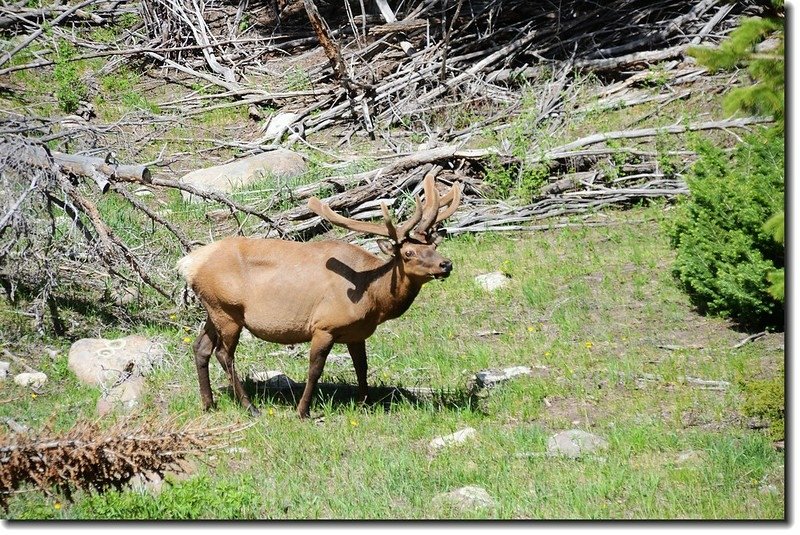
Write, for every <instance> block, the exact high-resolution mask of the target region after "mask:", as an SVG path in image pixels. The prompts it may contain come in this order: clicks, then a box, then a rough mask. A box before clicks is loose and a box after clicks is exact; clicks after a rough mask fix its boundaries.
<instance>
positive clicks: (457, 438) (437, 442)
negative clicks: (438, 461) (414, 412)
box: [428, 427, 478, 451]
mask: <svg viewBox="0 0 800 535" xmlns="http://www.w3.org/2000/svg"><path fill="white" fill-rule="evenodd" d="M477 433H478V432H477V431H475V429H473V428H472V427H465V428H464V429H461V430H459V431H456V432H455V433H453V434H452V435H445V436H442V437H436V438H434V439H433V440H431V441H430V443H429V444H428V448H429V449H430V450H431V451H437V450H440V449H442V448H444V447H445V446H447V445H450V444H458V443H460V442H465V441H466V440H467V439H468V438H470V437H474V436H475V435H476V434H477Z"/></svg>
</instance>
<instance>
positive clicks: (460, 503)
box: [433, 486, 497, 511]
mask: <svg viewBox="0 0 800 535" xmlns="http://www.w3.org/2000/svg"><path fill="white" fill-rule="evenodd" d="M433 503H434V504H436V505H439V506H442V505H450V506H452V507H455V508H457V509H461V510H462V511H463V510H467V509H479V508H494V507H497V502H495V500H494V499H493V498H492V497H491V496H490V495H489V493H488V492H486V489H484V488H483V487H474V486H467V487H461V488H458V489H455V490H451V491H450V492H445V493H442V494H437V495H436V496H435V497H434V498H433Z"/></svg>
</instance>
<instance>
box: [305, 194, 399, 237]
mask: <svg viewBox="0 0 800 535" xmlns="http://www.w3.org/2000/svg"><path fill="white" fill-rule="evenodd" d="M308 207H309V209H310V210H311V211H312V212H314V213H315V214H317V215H318V216H320V217H321V218H322V219H326V220H328V221H329V222H330V223H331V224H333V225H336V226H339V227H343V228H346V229H348V230H354V231H356V232H365V233H367V234H376V235H378V236H385V237H387V238H390V239H392V240H394V241H395V242H396V241H398V236H397V229H395V227H394V224H393V223H392V220H391V218H390V217H389V209H388V208H387V207H386V204H385V203H381V210H382V211H383V224H380V223H370V222H369V221H357V220H355V219H350V218H348V217H344V216H342V215H339V214H337V213H336V212H334V211H333V210H332V209H331V207H330V206H328V205H327V204H325V203H323V202H322V201H320V200H319V199H317V198H316V197H311V198H310V199H308Z"/></svg>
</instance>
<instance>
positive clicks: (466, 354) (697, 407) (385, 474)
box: [0, 207, 785, 519]
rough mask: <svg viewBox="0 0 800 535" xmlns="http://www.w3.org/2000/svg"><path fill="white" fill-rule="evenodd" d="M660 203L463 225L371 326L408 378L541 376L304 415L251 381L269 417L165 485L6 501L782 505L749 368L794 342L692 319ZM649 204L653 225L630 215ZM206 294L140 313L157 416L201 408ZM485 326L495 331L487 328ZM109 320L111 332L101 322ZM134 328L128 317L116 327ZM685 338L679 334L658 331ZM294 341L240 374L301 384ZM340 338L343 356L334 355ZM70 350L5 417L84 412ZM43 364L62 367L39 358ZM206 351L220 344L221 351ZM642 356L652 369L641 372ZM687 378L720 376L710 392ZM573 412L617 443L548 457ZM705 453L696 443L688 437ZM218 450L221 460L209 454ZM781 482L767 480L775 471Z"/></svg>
mask: <svg viewBox="0 0 800 535" xmlns="http://www.w3.org/2000/svg"><path fill="white" fill-rule="evenodd" d="M663 214H664V213H663V212H662V211H661V210H660V208H658V207H654V208H649V209H648V208H639V209H635V210H633V211H632V212H627V213H612V214H610V219H611V222H612V224H611V225H609V226H607V227H599V228H566V229H553V230H551V231H544V232H539V233H532V234H520V235H487V236H463V237H457V238H452V239H449V240H446V241H445V242H444V243H443V244H442V246H441V247H440V249H441V251H442V252H443V253H444V254H445V255H446V256H449V257H450V258H451V259H452V260H453V262H454V264H455V266H456V268H455V270H454V272H453V275H452V276H451V277H450V278H449V279H448V280H446V281H444V282H441V283H439V282H435V283H430V284H428V285H427V286H426V287H424V288H423V291H422V292H421V294H420V296H419V297H418V298H417V301H416V302H415V303H414V305H413V306H412V307H411V309H410V310H409V311H408V312H407V313H406V314H405V315H404V316H402V317H401V318H399V319H397V320H394V321H391V322H388V323H386V324H384V325H382V326H380V327H379V328H378V331H377V332H376V333H375V335H374V336H373V337H372V338H371V339H369V340H368V343H367V344H368V353H369V358H370V361H369V362H370V372H371V375H370V384H371V385H417V386H427V387H432V388H435V389H439V390H441V391H443V392H445V393H448V394H450V395H454V394H453V393H458V392H463V391H464V390H465V389H466V384H467V382H468V381H469V379H470V378H471V377H472V376H473V375H474V373H475V372H476V371H478V370H481V369H484V368H490V367H497V368H500V367H506V366H512V365H528V366H534V367H535V369H536V370H537V373H536V374H535V376H533V377H526V378H519V379H515V380H513V381H512V382H509V383H507V384H506V385H504V386H501V387H499V388H496V389H493V390H491V391H489V392H488V393H486V394H485V395H484V396H483V397H481V398H480V399H479V400H478V402H477V403H476V404H473V405H470V404H467V403H462V404H458V403H456V404H455V406H447V407H440V406H437V405H434V404H425V403H423V404H421V405H413V404H410V403H407V402H399V403H395V404H393V405H391V406H390V407H389V408H388V409H384V408H380V407H368V408H362V407H359V406H357V405H355V404H353V403H351V402H344V403H341V402H334V401H332V400H330V399H327V398H324V397H323V398H318V399H317V401H316V402H315V404H314V405H313V406H312V417H320V416H321V417H323V419H322V420H321V421H319V422H317V423H314V422H312V421H300V420H299V419H298V418H297V416H296V413H295V407H294V405H293V404H291V403H284V402H281V401H279V400H276V399H256V400H255V401H256V403H257V404H258V405H259V406H260V407H261V408H262V412H263V413H264V416H263V417H262V418H261V419H260V420H259V421H258V423H257V424H256V425H255V426H254V427H251V428H249V429H247V430H246V431H244V432H242V437H241V438H242V440H241V441H240V442H238V443H237V447H238V448H244V449H243V450H236V451H235V452H234V453H230V452H226V451H225V450H218V451H215V452H210V453H209V454H208V455H206V456H203V457H202V459H203V460H204V461H205V462H197V463H196V465H197V469H196V472H194V473H193V474H191V475H190V476H189V477H188V479H175V480H173V481H172V482H171V483H169V482H168V483H166V484H165V485H164V490H163V491H162V493H161V494H160V495H158V496H157V497H153V496H150V495H148V494H143V493H142V492H141V491H137V490H123V491H122V492H109V493H107V494H102V495H97V494H86V493H82V492H79V493H76V495H75V497H74V502H64V501H63V500H62V499H61V498H59V500H62V501H59V502H58V503H59V504H60V508H59V509H56V508H55V503H56V502H55V501H54V499H53V498H47V497H44V496H43V495H40V494H38V493H24V494H20V495H17V496H14V497H13V498H12V500H11V506H10V510H9V512H8V517H9V518H18V519H21V518H65V519H99V518H113V519H166V518H207V519H214V518H274V519H283V518H290V519H314V518H337V519H361V518H403V519H432V518H443V519H445V518H529V519H623V518H633V519H701V518H702V519H729V518H737V519H780V518H783V517H784V516H785V511H784V508H783V496H784V491H783V488H784V487H783V476H782V475H781V474H782V471H783V464H784V458H783V454H782V453H780V452H776V451H775V450H774V449H773V447H772V444H771V440H770V438H769V437H768V436H767V435H766V434H765V433H763V432H760V431H757V430H751V429H748V428H747V426H746V425H745V422H746V418H745V417H744V416H743V415H742V414H741V407H742V403H743V399H744V392H743V391H742V390H741V389H740V387H739V386H738V383H737V379H738V378H740V377H742V376H743V375H753V374H759V375H761V376H764V375H765V374H766V375H769V374H770V373H771V371H770V370H773V369H775V368H776V367H777V365H778V364H779V363H780V361H781V359H782V356H783V355H782V352H781V351H778V350H776V347H779V345H778V344H779V343H782V339H780V340H779V339H778V338H779V335H769V336H768V337H766V339H762V340H760V341H757V342H754V343H751V344H748V345H747V346H744V347H742V348H740V349H737V350H732V349H731V348H732V346H733V345H734V344H735V343H736V342H737V341H738V340H740V339H741V338H743V337H744V335H743V334H742V333H739V332H736V331H734V330H732V329H730V327H729V325H728V324H727V323H726V322H725V321H723V320H719V319H714V318H706V317H701V316H698V315H697V314H695V312H694V311H693V310H692V308H691V306H690V304H689V303H688V299H687V298H686V296H684V295H683V294H682V293H681V292H680V291H679V290H678V289H677V288H676V286H675V284H674V282H673V281H672V279H671V277H670V276H669V269H668V266H669V264H670V261H671V258H672V253H671V251H670V249H669V248H668V245H667V241H666V238H665V237H664V235H663V233H662V231H661V226H660V221H661V219H662V218H663V217H664V215H663ZM642 218H644V219H645V220H647V222H645V223H643V224H642V223H637V224H631V223H626V220H627V219H631V220H637V219H642ZM495 270H503V271H505V272H506V273H508V274H509V275H510V276H511V279H510V284H509V286H508V287H506V288H504V289H501V290H499V291H497V292H496V293H493V294H488V293H486V292H484V291H483V290H481V289H480V288H479V287H478V286H477V285H476V284H475V282H474V280H473V279H474V277H475V276H476V275H478V274H480V273H484V272H487V271H495ZM196 313H197V311H196V310H193V311H187V313H186V315H185V316H183V317H181V316H178V317H175V318H174V319H173V320H172V321H173V324H174V325H175V326H174V328H163V327H162V328H156V327H150V328H148V329H145V334H147V335H148V336H158V337H159V338H160V339H161V340H162V341H163V342H164V343H165V345H166V347H167V350H168V357H167V359H166V361H165V363H164V364H163V365H162V366H161V367H160V368H159V369H157V370H156V371H155V372H154V373H153V374H152V375H151V376H149V378H148V394H147V396H146V398H145V400H144V402H143V407H144V411H145V414H161V415H163V416H164V417H167V416H172V417H176V416H177V417H179V418H180V420H181V421H190V420H193V419H195V418H198V417H200V416H201V414H202V413H201V410H200V403H199V394H198V387H197V380H196V376H195V371H194V365H193V360H192V357H191V353H190V346H189V344H188V343H187V342H186V340H187V339H189V340H190V339H191V338H192V337H193V336H194V332H195V331H196V329H197V327H198V325H197V323H196V320H197V314H196ZM486 331H492V332H496V333H498V334H490V335H486V334H484V333H485V332H486ZM104 334H107V333H104ZM119 334H123V333H119ZM665 344H669V345H671V346H676V347H674V348H673V349H672V350H668V349H664V348H659V347H658V346H659V345H665ZM302 349H303V352H302V355H301V356H299V357H297V356H292V354H291V353H290V352H288V351H285V350H283V348H282V347H281V346H277V345H273V344H267V343H265V342H262V341H259V340H244V341H243V342H242V343H241V344H240V346H239V350H238V352H237V367H238V369H239V370H240V372H242V373H247V372H249V371H257V370H269V369H280V370H283V371H284V372H285V373H287V374H288V375H289V376H290V377H292V378H294V379H295V380H298V381H302V380H303V379H304V375H305V372H306V367H307V360H306V356H305V351H306V350H307V347H305V346H303V348H302ZM343 352H345V348H344V347H343V346H335V347H334V353H343ZM65 359H66V356H65V353H64V352H62V354H60V356H58V357H57V358H55V359H54V360H53V359H50V357H47V359H45V360H42V361H41V362H40V363H39V365H40V367H42V369H44V371H46V372H47V373H48V375H50V376H51V382H50V383H49V385H48V387H47V392H46V393H43V394H42V395H40V396H37V397H36V398H33V397H31V395H30V393H29V392H26V391H23V390H22V389H20V388H19V387H16V385H14V384H10V383H5V385H4V395H5V396H7V397H18V398H19V399H16V400H15V401H13V402H9V403H4V404H2V405H0V416H9V417H14V418H16V419H17V420H19V421H21V422H22V423H25V424H26V425H29V426H31V427H32V428H34V429H38V428H41V427H42V426H43V425H44V423H45V421H48V419H50V418H52V416H53V415H54V414H55V415H56V416H57V422H58V425H57V426H56V427H57V428H59V429H65V428H67V427H69V425H70V424H71V422H73V421H74V420H75V419H77V418H78V417H79V416H83V417H88V418H93V417H94V404H95V402H96V399H97V396H98V393H97V392H96V391H94V390H93V389H91V388H88V387H82V386H80V385H79V384H78V383H77V381H76V380H75V379H74V378H73V377H72V375H71V373H70V372H69V371H68V370H66V367H65ZM48 361H49V364H48ZM212 364H214V363H212ZM644 374H652V376H657V377H658V378H659V379H658V380H649V381H644V382H642V380H641V377H642V376H643V375H644ZM682 376H694V377H701V378H706V379H716V380H727V381H730V382H731V387H730V388H729V389H727V390H726V391H710V390H700V389H698V388H696V387H693V386H691V385H689V384H687V383H684V382H682V381H681V380H680V377H682ZM211 377H212V384H213V385H215V386H216V387H217V389H218V391H217V394H216V396H217V400H218V402H219V408H218V409H217V411H215V412H213V413H212V414H211V416H212V422H213V424H214V425H225V424H228V423H231V422H234V421H245V420H246V416H245V415H244V413H243V411H242V410H241V408H240V407H239V406H238V405H237V404H236V403H235V402H233V401H232V399H231V398H230V396H228V395H226V394H225V387H226V382H227V380H226V378H225V376H224V374H223V373H222V371H221V369H220V367H219V366H217V365H216V364H214V365H213V366H212V376H211ZM340 381H341V382H348V383H352V384H354V383H355V374H354V373H353V371H352V369H351V366H350V365H349V363H345V364H336V363H334V362H329V363H328V366H327V367H326V370H325V374H324V375H323V382H340ZM466 426H471V427H474V428H475V429H476V430H477V436H476V437H475V438H474V439H473V440H470V441H468V442H466V443H464V444H459V445H454V446H451V447H448V448H446V449H445V450H444V451H442V452H440V453H439V454H438V455H436V456H434V457H431V456H430V455H429V452H428V449H427V444H428V442H429V441H430V440H431V439H433V438H434V437H436V436H440V435H444V434H449V433H452V432H454V431H456V430H458V429H460V428H463V427H466ZM570 428H579V429H584V430H587V431H590V432H593V433H595V434H598V435H600V436H602V437H604V438H605V439H606V440H608V442H609V444H610V447H609V449H608V450H606V451H604V452H603V453H602V454H600V455H598V456H590V457H585V458H582V459H579V460H569V459H562V458H549V457H546V456H545V451H546V444H547V439H548V438H549V437H550V436H551V435H553V434H554V433H556V432H558V431H561V430H564V429H570ZM686 452H695V454H694V455H693V456H692V457H691V458H690V459H689V460H681V456H682V454H685V453H686ZM206 462H207V463H208V464H206ZM767 481H769V482H771V483H772V484H776V483H777V489H778V490H777V491H776V492H767V491H763V490H762V487H763V486H764V485H765V482H767ZM465 485H478V486H482V487H484V488H485V489H486V490H487V491H488V492H489V493H490V494H491V495H492V497H493V498H494V499H495V500H496V501H497V503H498V506H497V508H495V509H485V510H480V509H478V510H474V511H460V510H457V509H452V508H447V507H445V506H438V505H435V503H434V501H433V498H434V496H436V495H437V494H439V493H442V492H447V491H449V490H452V489H454V488H457V487H461V486H465Z"/></svg>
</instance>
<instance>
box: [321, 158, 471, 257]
mask: <svg viewBox="0 0 800 535" xmlns="http://www.w3.org/2000/svg"><path fill="white" fill-rule="evenodd" d="M440 170H441V167H438V166H437V167H434V168H433V169H432V170H431V171H429V172H428V174H427V175H425V179H424V183H423V189H424V191H425V202H424V204H423V201H422V199H421V197H420V196H419V195H417V197H416V209H415V210H414V214H413V215H412V216H411V218H409V219H408V221H406V222H405V223H403V224H402V225H400V227H399V228H398V227H395V225H394V223H393V222H392V218H391V216H390V215H389V209H388V208H387V207H386V204H385V203H381V212H383V223H372V222H369V221H358V220H355V219H350V218H348V217H344V216H343V215H340V214H337V213H336V212H334V211H333V210H332V209H331V207H330V206H328V205H327V204H325V203H323V202H322V201H320V200H319V199H318V198H316V197H311V198H310V199H308V207H309V209H310V210H311V211H312V212H314V213H315V214H317V215H318V216H320V217H321V218H323V219H325V220H327V221H328V222H329V223H331V224H332V225H336V226H339V227H342V228H346V229H348V230H354V231H356V232H364V233H367V234H375V235H377V236H385V237H387V238H389V239H390V240H392V241H394V242H395V243H400V242H401V241H403V240H405V239H406V238H413V239H415V240H417V241H421V242H429V241H430V240H429V238H430V230H431V229H432V228H433V227H434V226H435V225H436V224H437V223H439V222H440V221H443V220H445V219H447V218H448V217H450V216H451V215H453V212H455V211H456V209H457V208H458V205H459V203H460V202H461V191H462V186H461V184H458V183H456V184H453V187H452V188H451V189H450V191H449V192H448V193H447V195H445V196H444V197H440V196H439V192H438V191H437V190H436V184H435V182H434V177H435V176H436V174H437V173H438V172H439V171H440ZM440 209H441V210H440Z"/></svg>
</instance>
